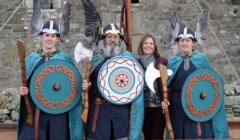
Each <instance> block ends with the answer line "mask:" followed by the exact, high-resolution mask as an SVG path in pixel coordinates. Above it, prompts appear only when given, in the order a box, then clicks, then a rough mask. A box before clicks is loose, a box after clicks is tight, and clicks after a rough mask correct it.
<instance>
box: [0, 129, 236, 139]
mask: <svg viewBox="0 0 240 140" xmlns="http://www.w3.org/2000/svg"><path fill="white" fill-rule="evenodd" d="M229 128H230V135H231V137H232V138H234V139H237V138H240V125H230V126H229ZM0 140H16V128H15V127H10V128H3V127H0Z"/></svg>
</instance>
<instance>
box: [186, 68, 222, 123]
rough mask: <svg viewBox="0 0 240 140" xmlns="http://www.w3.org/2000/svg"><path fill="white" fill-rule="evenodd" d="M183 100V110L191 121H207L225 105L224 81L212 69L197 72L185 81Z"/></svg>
mask: <svg viewBox="0 0 240 140" xmlns="http://www.w3.org/2000/svg"><path fill="white" fill-rule="evenodd" d="M181 98H182V106H183V109H184V111H185V113H186V114H187V116H188V117H189V118H190V119H192V120H194V121H196V122H204V121H207V120H209V119H211V118H212V117H214V116H215V115H216V113H217V112H218V111H219V109H220V108H221V106H222V104H223V98H224V86H223V82H222V79H221V77H220V76H219V75H218V74H217V73H216V72H215V71H213V70H211V69H199V70H196V71H194V72H193V73H192V74H190V75H189V76H188V78H187V80H186V81H185V83H184V85H183V89H182V97H181Z"/></svg>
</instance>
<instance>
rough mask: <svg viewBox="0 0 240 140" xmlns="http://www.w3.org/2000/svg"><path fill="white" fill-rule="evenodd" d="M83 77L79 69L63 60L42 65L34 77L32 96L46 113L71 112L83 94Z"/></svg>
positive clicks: (31, 84)
mask: <svg viewBox="0 0 240 140" xmlns="http://www.w3.org/2000/svg"><path fill="white" fill-rule="evenodd" d="M81 85H82V77H81V75H80V73H79V71H78V69H77V68H76V67H75V66H73V65H72V64H70V63H68V62H66V61H62V60H50V61H47V62H45V63H43V64H42V65H40V66H39V67H38V68H37V69H36V70H35V72H34V73H33V75H32V78H31V83H30V95H31V97H32V99H33V102H34V103H35V104H36V105H37V106H38V107H39V109H41V110H42V111H44V112H47V113H50V114H60V113H64V112H67V111H69V110H71V109H72V108H73V107H74V106H75V105H76V104H77V102H78V101H79V99H80V97H81V93H82V89H81Z"/></svg>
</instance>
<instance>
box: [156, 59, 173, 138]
mask: <svg viewBox="0 0 240 140" xmlns="http://www.w3.org/2000/svg"><path fill="white" fill-rule="evenodd" d="M159 72H160V75H161V81H162V90H163V102H164V103H165V104H168V92H167V79H168V73H167V68H166V66H165V65H163V64H160V65H159ZM164 116H165V121H166V126H167V130H168V132H169V137H170V139H174V134H173V129H172V125H171V120H170V115H169V110H168V109H165V110H164Z"/></svg>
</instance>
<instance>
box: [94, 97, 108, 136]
mask: <svg viewBox="0 0 240 140" xmlns="http://www.w3.org/2000/svg"><path fill="white" fill-rule="evenodd" d="M102 104H109V103H108V102H107V101H105V100H104V99H101V98H95V111H94V115H93V123H92V132H95V131H96V126H97V119H98V113H99V108H100V105H102Z"/></svg>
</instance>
